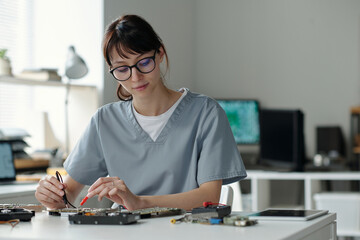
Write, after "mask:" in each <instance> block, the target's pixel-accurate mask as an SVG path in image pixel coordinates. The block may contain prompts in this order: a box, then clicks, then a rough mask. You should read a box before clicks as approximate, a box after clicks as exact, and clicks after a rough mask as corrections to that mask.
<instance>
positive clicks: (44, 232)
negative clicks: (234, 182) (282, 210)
mask: <svg viewBox="0 0 360 240" xmlns="http://www.w3.org/2000/svg"><path fill="white" fill-rule="evenodd" d="M171 218H172V217H162V218H153V219H142V220H140V221H138V223H136V224H132V225H96V226H95V225H72V224H70V223H69V221H68V218H67V217H56V216H49V215H48V214H47V213H45V212H40V213H36V216H35V217H33V218H32V220H31V222H20V223H19V224H18V225H17V226H15V227H14V228H13V229H12V228H11V226H10V225H8V224H5V225H4V224H1V225H0V239H61V240H64V239H86V240H88V239H127V240H130V239H136V240H139V239H149V238H151V239H152V238H156V239H166V240H169V239H179V240H180V239H181V240H184V239H195V238H201V239H216V240H219V239H231V238H233V239H235V238H236V239H265V238H266V239H269V240H272V239H302V238H304V237H306V236H308V235H309V234H311V233H313V232H315V231H316V230H319V229H321V228H323V227H324V226H327V225H329V224H331V223H332V222H334V221H335V220H336V215H335V214H328V215H326V216H322V217H319V218H317V219H313V220H311V221H287V222H286V221H261V222H259V223H258V224H257V225H255V226H250V227H232V226H223V225H222V226H220V225H202V224H194V223H178V224H171V223H170V219H171ZM265 236H266V237H265Z"/></svg>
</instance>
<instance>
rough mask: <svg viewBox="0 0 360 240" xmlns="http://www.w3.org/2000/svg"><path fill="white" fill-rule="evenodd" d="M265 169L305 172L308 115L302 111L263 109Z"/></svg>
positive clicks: (262, 161) (261, 148)
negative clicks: (305, 133)
mask: <svg viewBox="0 0 360 240" xmlns="http://www.w3.org/2000/svg"><path fill="white" fill-rule="evenodd" d="M260 133H261V134H260V135H261V136H260V159H259V162H260V164H261V165H267V166H269V165H270V166H272V167H275V168H277V169H280V168H281V169H284V170H293V171H302V170H303V169H304V163H305V143H304V141H305V140H304V114H303V112H302V111H301V110H297V109H294V110H277V109H262V110H261V112H260Z"/></svg>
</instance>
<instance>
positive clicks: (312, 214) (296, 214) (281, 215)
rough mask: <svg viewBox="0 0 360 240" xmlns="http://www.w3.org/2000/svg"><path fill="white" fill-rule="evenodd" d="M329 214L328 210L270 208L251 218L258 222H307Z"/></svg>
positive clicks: (252, 215)
mask: <svg viewBox="0 0 360 240" xmlns="http://www.w3.org/2000/svg"><path fill="white" fill-rule="evenodd" d="M328 212H329V211H328V210H295V209H279V208H269V209H266V210H264V211H260V212H257V213H253V214H250V215H249V218H250V219H258V220H281V221H282V220H286V221H288V220H290V221H307V220H310V219H314V218H317V217H319V216H322V215H325V214H327V213H328Z"/></svg>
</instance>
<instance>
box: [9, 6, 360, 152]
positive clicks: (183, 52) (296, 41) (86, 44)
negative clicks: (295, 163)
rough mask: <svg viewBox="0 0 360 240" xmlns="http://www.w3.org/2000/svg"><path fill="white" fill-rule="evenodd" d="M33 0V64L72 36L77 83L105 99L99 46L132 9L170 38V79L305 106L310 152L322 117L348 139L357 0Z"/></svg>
mask: <svg viewBox="0 0 360 240" xmlns="http://www.w3.org/2000/svg"><path fill="white" fill-rule="evenodd" d="M34 2H35V9H32V10H34V11H36V18H35V20H34V26H35V30H36V34H35V37H36V39H35V41H33V42H34V43H33V46H34V47H33V48H32V56H33V58H32V60H31V61H29V62H31V63H30V67H55V68H61V66H63V65H64V61H65V54H66V49H67V47H68V46H69V45H70V44H72V45H75V47H76V49H77V51H78V52H79V54H80V55H81V56H82V57H83V58H84V59H85V60H86V61H87V64H88V65H89V69H90V71H89V74H88V75H87V76H86V77H85V78H84V79H82V80H80V81H78V82H77V83H79V84H81V83H84V84H94V85H96V86H97V87H98V89H99V91H98V93H99V105H102V104H106V103H108V102H112V101H115V100H116V96H115V87H116V82H115V81H114V80H113V79H112V77H111V76H110V75H109V74H108V73H107V66H106V65H105V63H104V61H103V57H102V53H101V38H102V35H103V32H104V29H105V27H106V25H108V24H109V23H110V22H111V21H112V20H113V19H115V18H117V17H118V16H120V15H122V14H125V13H134V14H139V15H141V16H143V17H144V18H145V19H147V20H148V21H149V22H150V23H151V24H152V25H153V27H154V28H155V30H156V31H157V32H158V33H159V35H160V36H161V37H162V38H163V40H164V43H165V46H166V47H167V50H168V54H169V58H170V73H169V74H168V75H167V78H166V82H167V84H168V85H169V86H170V87H172V88H180V87H188V88H189V89H190V90H192V91H195V92H201V93H204V94H206V95H209V96H212V97H214V98H255V99H258V100H259V101H260V103H261V106H262V107H268V108H300V109H302V110H303V111H304V113H305V135H306V136H305V137H306V139H305V140H306V148H307V156H308V157H312V156H313V155H314V154H315V145H316V141H315V127H316V126H317V125H340V126H341V127H342V128H343V131H344V133H345V139H346V140H348V139H349V123H350V113H349V109H350V107H351V106H354V105H358V104H360V79H359V76H360V70H359V69H360V68H359V66H360V61H359V59H360V48H359V44H360V1H357V0H329V1H324V0H306V1H302V0H292V1H286V0H271V1H267V0H257V1H253V0H246V1H245V0H242V1H240V0H224V1H221V2H220V1H215V0H195V1H194V0H182V1H176V0H151V1H149V0H121V1H120V0H94V1H85V0H76V1H70V0H64V1H55V0H51V1H44V0H35V1H34ZM15 70H16V66H15ZM84 104H86V103H84ZM84 124H86V123H84V122H81V123H80V125H81V127H80V128H78V129H83V127H82V126H83V125H84ZM74 142H75V140H74Z"/></svg>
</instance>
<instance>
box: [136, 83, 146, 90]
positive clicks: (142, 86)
mask: <svg viewBox="0 0 360 240" xmlns="http://www.w3.org/2000/svg"><path fill="white" fill-rule="evenodd" d="M148 85H149V83H145V84H143V85H140V86H138V87H134V88H133V89H134V90H136V91H143V90H145V88H146V87H147V86H148Z"/></svg>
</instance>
